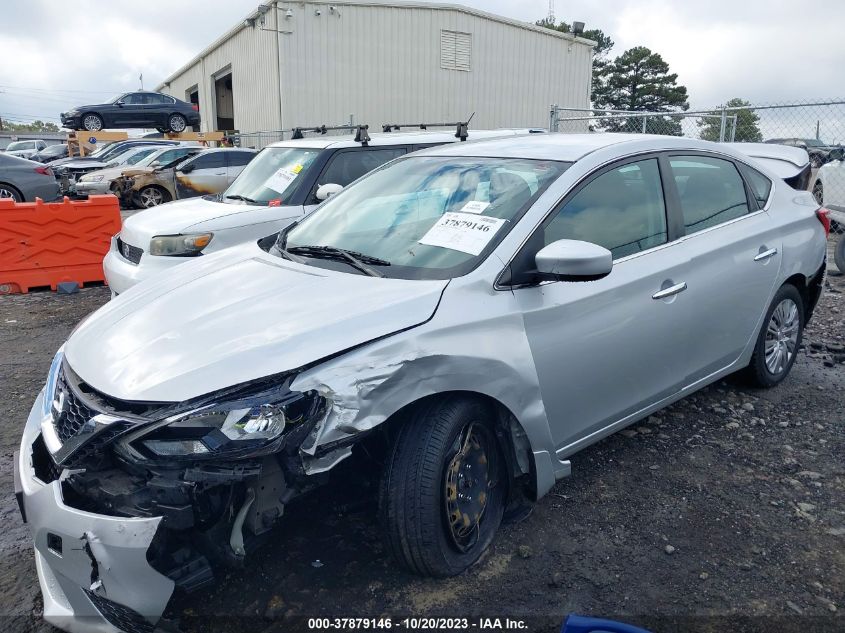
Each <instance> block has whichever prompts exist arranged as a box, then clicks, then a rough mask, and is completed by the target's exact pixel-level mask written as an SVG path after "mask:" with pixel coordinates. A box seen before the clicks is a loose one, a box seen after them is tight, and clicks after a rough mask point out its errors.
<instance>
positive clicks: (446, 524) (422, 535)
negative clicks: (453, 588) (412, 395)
mask: <svg viewBox="0 0 845 633" xmlns="http://www.w3.org/2000/svg"><path fill="white" fill-rule="evenodd" d="M493 416H494V413H493V411H492V410H491V409H490V407H489V406H487V405H486V404H485V403H484V402H483V401H481V400H478V399H475V398H469V397H464V396H449V397H445V398H442V399H437V400H431V401H429V402H428V403H427V404H426V405H424V406H421V407H420V408H419V409H417V411H416V412H415V413H414V414H413V415H412V416H411V417H410V419H408V420H407V421H406V422H405V424H404V425H403V427H402V429H401V431H400V433H399V436H398V437H397V438H396V441H395V443H394V445H393V448H392V450H391V454H390V456H389V459H388V461H387V464H386V466H385V470H384V474H383V476H382V482H381V490H380V504H379V505H380V515H381V520H382V524H383V527H384V530H385V533H386V536H387V542H388V545H389V547H390V549H391V551H392V554H393V556H394V558H396V560H397V561H398V562H399V563H400V564H402V565H404V566H405V567H406V568H408V569H409V570H411V571H413V572H415V573H417V574H420V575H423V576H435V577H441V578H442V577H446V576H454V575H456V574H459V573H461V572H462V571H464V570H465V569H467V567H469V566H470V565H472V564H473V563H475V562H476V561H477V560H478V559H479V558H480V557H481V555H482V554H483V553H484V551H485V550H486V549H487V547H488V545H490V543H491V541H492V540H493V537H494V536H495V534H496V531H497V530H498V528H499V524H500V523H501V521H502V514H503V512H504V508H505V503H506V498H507V489H508V483H509V482H508V478H507V469H506V467H505V460H504V457H503V455H502V451H501V449H500V446H499V441H498V440H497V438H496V434H495V432H494V430H493V423H492V420H493Z"/></svg>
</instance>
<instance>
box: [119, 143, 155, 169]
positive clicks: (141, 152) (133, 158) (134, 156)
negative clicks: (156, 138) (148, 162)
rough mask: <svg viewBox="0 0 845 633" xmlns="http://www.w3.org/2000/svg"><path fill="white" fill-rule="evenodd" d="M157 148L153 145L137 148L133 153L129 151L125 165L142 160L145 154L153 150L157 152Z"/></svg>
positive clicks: (135, 163)
mask: <svg viewBox="0 0 845 633" xmlns="http://www.w3.org/2000/svg"><path fill="white" fill-rule="evenodd" d="M157 151H158V150H157V149H156V148H154V147H145V148H144V149H140V150H137V151H136V152H135V153H134V154H132V153H129V157H128V158H127V159H126V164H127V165H137V164H138V163H139V162H141V161H142V160H144V159H145V158H146V157H147V156H149V155H150V154H152V153H153V152H157Z"/></svg>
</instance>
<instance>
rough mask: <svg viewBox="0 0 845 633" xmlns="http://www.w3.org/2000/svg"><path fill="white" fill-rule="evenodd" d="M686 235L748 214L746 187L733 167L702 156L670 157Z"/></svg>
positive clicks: (727, 162) (718, 159)
mask: <svg viewBox="0 0 845 633" xmlns="http://www.w3.org/2000/svg"><path fill="white" fill-rule="evenodd" d="M669 164H670V166H671V169H672V176H673V177H674V179H675V184H676V185H677V187H678V193H679V194H680V197H681V210H682V211H683V214H684V227H685V228H686V233H687V235H689V234H690V233H695V232H697V231H703V230H704V229H707V228H710V227H711V226H716V225H717V224H722V223H723V222H728V221H730V220H735V219H736V218H740V217H742V216H743V215H746V214H747V213H748V212H749V208H748V198H747V197H746V195H745V184H744V183H743V181H742V178H741V177H740V175H739V172H738V171H737V169H736V167H735V166H734V164H733V163H732V162H730V161H727V160H722V159H720V158H709V157H705V156H672V157H670V158H669Z"/></svg>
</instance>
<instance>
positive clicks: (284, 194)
mask: <svg viewBox="0 0 845 633" xmlns="http://www.w3.org/2000/svg"><path fill="white" fill-rule="evenodd" d="M321 151H323V150H321V149H318V148H302V147H268V148H266V149H264V150H263V151H261V152H259V154H258V156H256V157H255V158H254V159H252V160H251V161H250V162H249V164H248V165H247V166H246V167H244V170H243V171H242V172H241V173H240V175H239V176H238V177H237V178H236V179H235V181H234V182H233V183H232V184H231V185H229V188H228V189H227V190H226V191H225V192H224V193H223V200H224V201H225V202H241V203H244V202H246V203H248V204H262V205H264V204H269V203H270V202H271V201H278V202H277V203H276V204H285V201H286V199H287V198H289V197H290V194H291V193H292V192H293V190H294V189H295V188H296V183H297V182H299V181H298V180H297V179H298V178H299V177H300V176H302V175H303V174H304V173H305V172H306V170H307V169H308V167H309V166H310V165H311V163H312V162H314V159H315V158H317V156H318V155H319V153H320V152H321Z"/></svg>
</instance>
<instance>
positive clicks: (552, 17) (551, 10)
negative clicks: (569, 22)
mask: <svg viewBox="0 0 845 633" xmlns="http://www.w3.org/2000/svg"><path fill="white" fill-rule="evenodd" d="M546 20H547V21H548V23H549V25H550V26H554V25H555V24H557V22H555V0H549V15H548V16H547V17H546Z"/></svg>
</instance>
